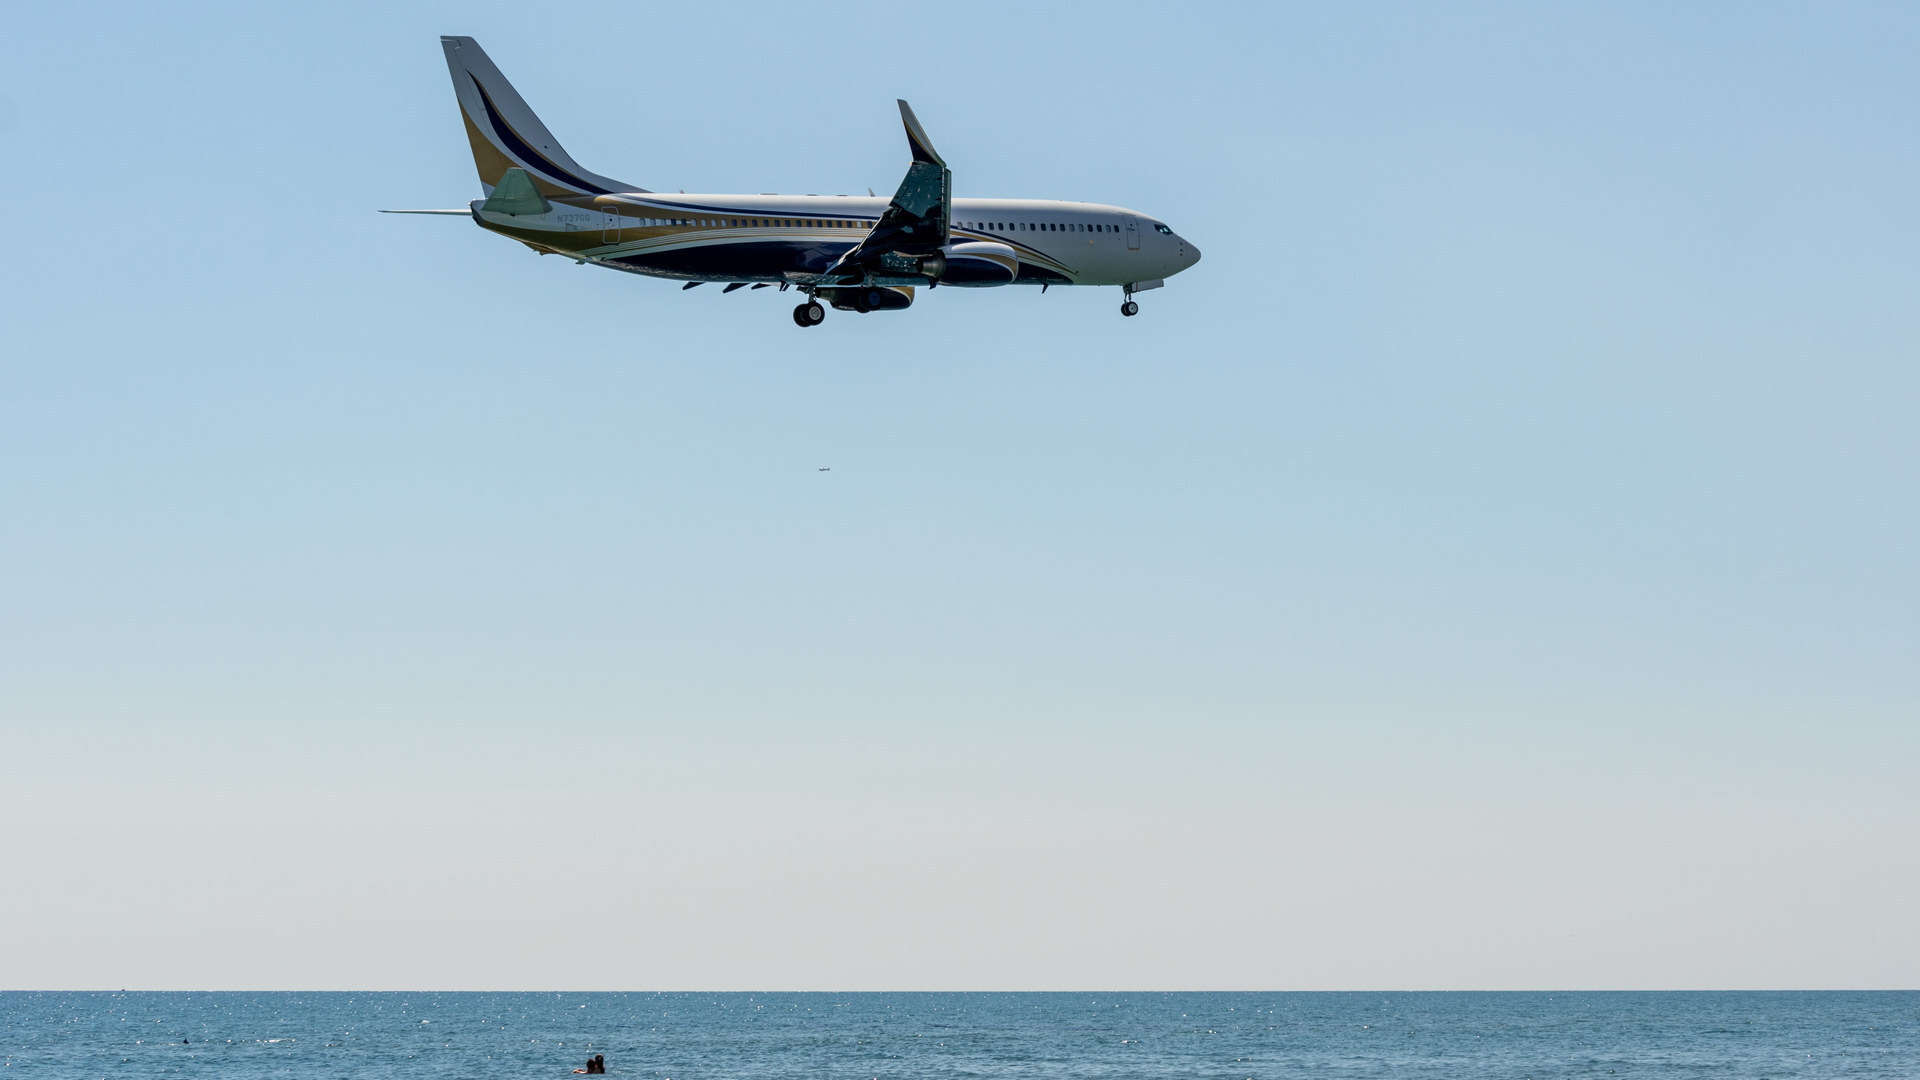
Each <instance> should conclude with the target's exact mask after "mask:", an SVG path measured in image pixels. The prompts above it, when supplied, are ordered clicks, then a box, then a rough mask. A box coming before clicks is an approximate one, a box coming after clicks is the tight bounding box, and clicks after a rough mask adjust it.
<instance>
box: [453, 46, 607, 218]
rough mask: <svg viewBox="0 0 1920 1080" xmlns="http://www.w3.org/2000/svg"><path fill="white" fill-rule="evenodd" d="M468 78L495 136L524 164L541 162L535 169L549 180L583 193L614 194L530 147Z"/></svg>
mask: <svg viewBox="0 0 1920 1080" xmlns="http://www.w3.org/2000/svg"><path fill="white" fill-rule="evenodd" d="M467 78H469V79H473V88H474V89H475V90H478V91H480V103H481V104H483V105H485V106H486V107H487V122H488V123H490V124H492V125H493V133H494V135H495V136H496V137H498V138H499V140H500V141H501V142H503V143H506V144H507V149H508V150H511V151H513V153H514V155H515V156H517V157H518V158H519V159H520V160H521V161H522V162H525V163H527V164H532V163H533V162H536V161H537V162H539V163H540V164H539V165H536V166H534V167H535V168H537V169H540V170H541V171H542V172H545V173H546V174H547V179H549V180H558V181H559V182H560V183H563V184H571V185H573V186H574V187H577V188H580V189H581V190H583V191H591V192H592V193H594V194H595V195H611V194H613V192H611V191H608V190H607V189H606V188H603V187H600V186H599V185H597V184H589V183H587V182H586V181H585V180H582V179H580V178H579V177H577V176H575V175H573V174H572V173H570V172H568V171H567V170H565V169H563V168H561V167H560V166H558V165H555V164H554V163H553V162H551V161H548V160H547V158H546V155H544V154H542V153H540V151H538V150H535V149H534V148H533V147H531V146H528V145H527V142H526V140H525V139H522V138H521V137H520V133H519V132H517V131H515V130H513V127H512V125H510V124H508V123H507V121H506V118H505V117H503V116H501V115H500V110H498V109H496V108H494V107H493V98H492V97H490V96H489V95H488V94H487V88H486V87H484V86H481V85H480V80H479V79H474V78H473V75H472V73H468V75H467Z"/></svg>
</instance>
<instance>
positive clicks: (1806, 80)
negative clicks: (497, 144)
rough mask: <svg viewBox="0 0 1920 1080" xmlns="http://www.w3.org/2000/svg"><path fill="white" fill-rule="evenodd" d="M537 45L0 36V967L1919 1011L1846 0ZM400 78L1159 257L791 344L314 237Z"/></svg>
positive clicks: (1120, 15) (312, 979)
mask: <svg viewBox="0 0 1920 1080" xmlns="http://www.w3.org/2000/svg"><path fill="white" fill-rule="evenodd" d="M528 10H529V9H528V8H527V7H526V6H525V5H524V4H460V5H450V4H423V5H416V6H411V7H408V8H404V9H398V10H396V9H392V8H389V7H387V6H374V5H367V6H353V5H325V6H314V7H309V8H296V7H292V6H278V5H276V6H265V7H261V6H253V5H236V6H231V7H220V8H215V7H193V6H189V7H185V8H180V9H167V10H165V11H160V10H156V9H151V8H148V7H144V6H126V7H119V6H112V5H106V6H92V7H88V6H85V5H81V6H78V7H75V6H67V7H61V8H58V9H55V8H50V7H44V6H43V7H40V8H34V9H23V10H21V11H19V12H16V13H14V14H13V15H12V16H11V17H10V33H9V34H7V35H6V36H5V37H4V39H0V128H4V130H3V131H0V133H3V134H4V135H5V136H6V138H7V141H8V144H9V145H11V146H13V147H14V148H15V149H16V151H18V152H17V153H16V154H14V155H10V157H9V165H8V167H7V168H6V169H4V170H0V198H4V199H5V202H6V205H7V206H8V208H9V221H10V224H11V228H10V231H9V238H8V239H9V242H8V244H7V246H6V254H5V256H4V257H3V258H0V290H3V295H4V297H5V299H4V301H3V302H0V314H3V315H4V318H3V319H0V325H4V331H3V333H4V337H3V338H0V343H3V344H4V348H0V491H4V492H5V496H6V513H5V516H4V519H0V520H4V526H0V738H4V740H5V743H6V745H7V746H8V747H9V751H8V753H7V754H6V756H5V759H4V763H3V764H0V819H4V820H6V821H7V822H9V827H8V828H7V829H6V830H5V831H4V833H0V836H4V839H0V845H3V846H0V861H4V863H5V864H6V865H7V866H8V868H9V872H8V876H9V877H10V878H11V879H12V882H13V883H12V884H11V885H10V887H8V888H7V889H5V890H0V955H5V956H6V957H8V962H7V965H6V969H5V971H4V972H0V982H4V984H5V985H8V986H14V987H23V988H26V987H34V988H38V987H48V988H53V987H68V986H75V987H100V986H111V987H119V986H128V987H136V986H138V987H160V988H167V987H215V986H218V987H368V988H380V987H429V986H430V987H448V988H468V987H498V988H522V987H561V986H565V987H577V988H582V989H591V988H655V987H662V988H678V987H702V988H705V987H722V988H769V989H771V988H845V989H860V988H876V989H877V988H980V987H993V988H1010V989H1025V988H1083V987H1135V988H1150V987H1174V988H1185V987H1209V988H1212V987H1218V988H1299V989H1316V988H1324V989H1341V988H1354V987H1367V988H1386V987H1409V988H1414V987H1418V988H1523V987H1594V988H1605V987H1669V986H1677V987H1825V986H1846V987H1882V986H1911V985H1912V983H1913V977H1912V973H1913V971H1914V970H1915V965H1916V963H1920V934H1917V933H1916V931H1915V930H1914V925H1913V921H1912V919H1911V917H1910V914H1911V913H1910V910H1909V909H1910V906H1911V900H1912V897H1913V896H1914V895H1915V891H1916V889H1917V888H1920V860H1916V856H1915V852H1914V848H1913V844H1912V843H1911V835H1912V830H1913V824H1914V822H1915V820H1916V817H1917V816H1920V814H1917V812H1920V797H1916V795H1915V794H1914V792H1915V791H1920V769H1917V768H1916V766H1915V762H1916V761H1917V760H1920V756H1917V755H1920V729H1917V728H1916V716H1917V715H1920V663H1915V657H1916V656H1917V655H1920V564H1917V563H1916V559H1915V555H1914V553H1915V551H1916V550H1920V500H1917V498H1916V491H1917V490H1920V487H1917V486H1916V484H1917V482H1920V438H1917V437H1916V435H1915V428H1914V423H1913V417H1914V416H1915V414H1916V407H1917V406H1920V368H1917V367H1916V360H1917V359H1920V356H1917V355H1916V354H1917V353H1920V347H1917V343H1920V333H1917V332H1920V309H1916V305H1915V301H1914V298H1915V297H1916V296H1920V261H1916V258H1915V254H1914V252H1915V247H1914V241H1915V238H1916V237H1917V236H1920V212H1916V209H1915V199H1914V197H1913V193H1914V192H1915V191H1916V190H1920V149H1917V148H1920V140H1916V135H1920V98H1916V96H1915V95H1914V93H1913V81H1912V58H1913V56H1914V55H1915V47H1916V45H1920V18H1917V17H1916V16H1915V14H1914V12H1913V10H1912V9H1911V8H1910V7H1907V6H1904V5H1833V6H1824V7H1821V8H1818V9H1813V8H1807V7H1801V6H1787V5H1752V4H1742V5H1692V6H1688V7H1686V8H1685V9H1682V10H1675V9H1673V7H1672V6H1671V5H1616V6H1611V7H1606V8H1594V7H1584V6H1577V5H1510V6H1500V5H1495V6H1470V5H1459V6H1454V7H1450V8H1446V9H1444V10H1443V9H1440V8H1435V7H1432V6H1426V5H1418V6H1416V5H1399V6H1372V7H1366V8H1364V9H1350V8H1290V7H1281V6H1269V5H1245V6H1218V7H1206V6H1200V7H1192V8H1173V7H1168V6H1166V5H1141V6H1129V5H1101V6H1099V7H1079V8H1075V7H1069V6H1064V5H1062V6H1051V7H1046V8H1042V9H1039V10H1033V9H1030V8H1028V7H1021V6H1001V7H995V6H991V5H981V6H972V7H968V8H964V9H955V10H953V11H951V12H947V13H945V14H943V15H940V16H938V17H935V16H932V15H925V16H921V15H913V16H909V15H907V14H904V13H901V14H889V15H885V16H880V15H875V16H872V17H868V18H863V19H855V18H847V17H845V16H841V15H837V14H831V15H830V14H828V13H826V12H824V11H823V12H817V13H796V12H795V11H794V9H792V8H791V7H790V6H771V5H769V6H731V7H721V6H716V7H711V8H705V9H697V10H696V9H688V8H685V7H659V8H651V7H636V6H627V5H595V4H583V5H576V6H575V7H573V8H570V9H569V13H570V17H569V20H568V21H567V22H565V23H561V22H558V21H553V20H547V19H535V20H531V21H530V20H529V19H528V17H527V15H528ZM442 33H461V34H471V35H474V36H475V37H477V38H479V40H480V41H481V42H482V43H483V45H485V46H486V48H487V49H488V50H489V52H490V53H491V55H492V56H493V57H494V59H495V60H496V62H498V63H499V64H500V66H501V67H502V69H503V70H504V71H505V72H506V73H507V74H508V76H509V77H510V78H512V79H513V80H514V82H515V84H516V86H517V87H518V88H519V90H520V91H521V93H522V94H523V95H524V96H525V97H526V98H527V99H528V101H529V102H530V103H531V104H532V105H533V107H534V108H535V109H536V110H538V111H539V113H540V115H541V116H542V118H543V119H544V120H545V121H546V122H547V124H548V126H549V127H550V128H552V130H553V131H554V132H555V134H556V135H558V136H559V137H560V138H561V139H562V140H563V141H564V142H565V144H566V146H567V148H568V150H569V151H570V152H571V153H572V154H573V156H574V157H575V158H577V159H578V160H579V161H580V162H581V163H582V164H584V165H585V166H586V167H588V168H590V169H593V170H595V171H598V172H601V173H604V174H607V175H610V176H616V177H620V178H622V179H626V180H630V181H632V182H634V183H638V184H641V185H645V186H648V187H654V188H661V189H677V188H684V189H686V190H688V191H716V190H717V191H756V192H757V191H779V192H790V193H791V192H799V193H804V192H820V193H855V192H863V191H864V190H865V189H866V188H868V187H872V188H873V189H874V190H876V191H880V192H882V193H885V192H886V191H888V190H890V189H891V188H892V187H893V185H894V184H896V183H897V181H898V179H899V176H900V175H901V173H902V172H903V171H904V168H905V164H906V161H907V158H906V150H905V142H904V138H903V136H902V135H901V132H900V130H899V124H898V119H897V116H896V114H895V111H894V107H893V100H892V99H893V98H895V97H905V98H907V99H908V100H910V101H911V102H912V103H913V105H914V107H915V110H916V111H917V113H918V115H919V116H920V118H921V120H922V122H923V123H924V124H925V126H926V127H927V130H928V132H929V134H930V135H931V137H932V139H933V140H934V143H935V145H936V146H938V147H939V149H940V152H941V153H942V154H943V155H944V156H945V157H946V158H947V160H948V161H949V162H950V163H951V164H952V166H953V170H954V178H955V179H954V183H955V190H956V193H957V194H960V195H965V196H1030V197H1053V198H1071V199H1086V200H1091V201H1098V202H1107V203H1117V204H1121V205H1125V206H1129V207H1132V208H1135V209H1138V210H1140V211H1142V212H1145V213H1148V214H1152V215H1155V216H1157V217H1160V218H1162V219H1164V220H1166V221H1168V222H1169V223H1171V224H1172V225H1173V226H1174V227H1175V228H1176V229H1178V230H1180V231H1181V232H1182V233H1183V234H1185V235H1187V236H1189V237H1191V238H1192V239H1193V240H1194V241H1195V242H1196V243H1197V244H1199V245H1200V247H1201V248H1202V249H1203V250H1204V251H1205V252H1206V258H1205V261H1203V262H1202V263H1201V264H1200V265H1199V266H1197V267H1196V268H1194V269H1193V270H1191V271H1189V272H1187V273H1186V274H1183V275H1181V276H1180V277H1178V278H1176V279H1174V280H1173V281H1172V282H1171V283H1170V284H1169V286H1168V287H1167V288H1166V289H1164V290H1160V291H1157V292H1153V293H1149V294H1145V295H1143V296H1142V297H1141V300H1142V305H1143V308H1144V311H1143V313H1142V315H1141V316H1140V317H1139V318H1135V319H1125V320H1123V319H1121V318H1120V317H1119V314H1118V312H1117V310H1116V309H1117V306H1118V301H1119V296H1118V293H1117V290H1111V289H1101V290H1092V289H1086V290H1074V289H1054V290H1050V291H1049V292H1048V293H1046V294H1045V295H1041V294H1040V293H1038V292H1037V291H1033V290H1024V289H1021V290H1016V289H1004V290H976V291H960V290H951V291H948V290H941V291H938V292H936V293H933V294H931V295H926V296H923V297H922V298H921V300H920V302H919V303H917V304H916V305H915V306H914V308H913V309H912V310H910V311H908V312H904V313H883V314H875V315H872V316H865V317H861V316H854V315H851V314H847V313H833V314H832V315H830V316H829V318H828V320H827V323H826V325H825V326H824V327H822V328H820V329H818V330H812V331H806V332H802V331H800V330H797V329H796V328H795V327H794V326H793V324H792V323H791V321H790V320H789V319H788V315H787V312H788V308H790V307H791V299H792V298H791V296H790V295H788V296H784V297H783V296H779V295H777V294H772V293H770V292H767V291H762V292H757V293H736V294H734V295H730V296H721V295H719V293H718V290H715V289H699V290H695V291H693V292H690V293H684V294H683V293H682V292H681V291H680V290H679V289H678V287H677V286H676V285H674V284H671V283H665V282H650V281H647V280H644V279H636V278H632V277H629V276H626V275H620V274H612V273H606V272H601V271H595V270H592V269H590V268H581V267H575V266H572V265H570V264H567V263H564V262H562V261H560V260H557V259H551V258H548V259H541V258H537V257H535V256H534V255H533V254H532V253H531V252H527V251H524V250H520V249H518V248H517V247H516V246H515V245H513V244H510V243H507V242H505V241H502V240H500V239H499V238H497V237H492V236H489V235H486V234H484V233H482V232H481V231H480V230H478V229H476V228H474V227H473V226H471V225H470V224H468V223H465V222H462V221H459V220H457V219H436V218H394V217H388V216H382V215H378V214H376V213H374V212H373V211H374V210H376V209H378V208H381V207H418V206H459V205H462V204H463V203H464V202H465V201H466V200H468V199H471V198H474V197H476V196H477V195H478V193H479V192H478V186H477V181H476V179H475V177H474V173H473V167H472V163H471V159H470V157H469V156H468V154H467V150H466V147H465V144H464V139H463V136H462V134H461V131H460V128H459V125H458V120H457V113H456V109H455V105H454V102H453V97H452V94H451V92H450V87H449V86H448V84H447V75H446V69H445V66H444V63H443V61H442V59H441V56H440V50H439V45H438V42H437V35H439V34H442ZM821 467H831V469H832V471H831V472H827V473H822V472H819V471H818V470H819V469H820V468H821ZM477 941H484V942H487V943H488V944H487V945H486V946H485V947H476V942H477Z"/></svg>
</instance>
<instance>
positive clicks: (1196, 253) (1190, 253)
mask: <svg viewBox="0 0 1920 1080" xmlns="http://www.w3.org/2000/svg"><path fill="white" fill-rule="evenodd" d="M1199 261H1200V249H1199V248H1197V247H1194V246H1193V241H1191V240H1189V241H1187V265H1188V266H1192V265H1193V264H1194V263H1197V262H1199Z"/></svg>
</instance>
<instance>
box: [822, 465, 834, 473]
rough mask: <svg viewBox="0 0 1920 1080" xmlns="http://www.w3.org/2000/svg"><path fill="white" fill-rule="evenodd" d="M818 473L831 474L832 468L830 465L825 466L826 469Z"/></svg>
mask: <svg viewBox="0 0 1920 1080" xmlns="http://www.w3.org/2000/svg"><path fill="white" fill-rule="evenodd" d="M820 471H821V472H832V471H833V466H831V465H829V466H827V467H826V468H824V469H821V470H820Z"/></svg>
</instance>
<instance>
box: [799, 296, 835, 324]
mask: <svg viewBox="0 0 1920 1080" xmlns="http://www.w3.org/2000/svg"><path fill="white" fill-rule="evenodd" d="M826 321H827V309H826V308H825V307H823V306H821V304H820V301H818V300H808V301H807V302H806V303H804V304H801V305H800V306H799V307H797V308H794V309H793V325H795V326H800V327H807V326H819V325H820V324H821V323H823V322H826Z"/></svg>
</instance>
